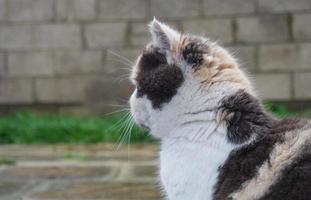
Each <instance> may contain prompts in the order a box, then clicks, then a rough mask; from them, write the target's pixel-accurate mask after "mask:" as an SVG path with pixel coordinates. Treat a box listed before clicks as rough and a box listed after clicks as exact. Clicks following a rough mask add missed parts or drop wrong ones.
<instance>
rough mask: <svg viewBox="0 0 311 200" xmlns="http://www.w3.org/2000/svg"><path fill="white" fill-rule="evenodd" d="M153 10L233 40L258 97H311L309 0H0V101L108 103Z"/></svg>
mask: <svg viewBox="0 0 311 200" xmlns="http://www.w3.org/2000/svg"><path fill="white" fill-rule="evenodd" d="M153 16H156V17H157V18H159V19H161V20H164V21H165V22H167V23H169V24H171V25H172V26H173V27H175V28H177V29H179V30H180V31H183V32H190V33H196V34H201V35H206V36H208V37H210V38H212V39H215V40H218V41H219V42H220V43H222V44H223V45H225V46H228V47H229V48H230V50H231V51H232V52H234V54H235V55H236V56H237V57H239V58H240V62H241V63H242V65H243V67H245V68H246V69H247V70H248V71H249V72H250V74H251V75H252V77H253V79H254V81H255V83H256V84H257V86H258V90H259V91H260V93H261V96H262V97H263V98H265V99H269V100H277V101H309V100H311V89H310V85H311V84H310V83H311V1H310V0H0V107H1V108H2V110H10V109H15V108H20V107H24V106H26V107H28V106H30V107H36V108H43V109H47V108H50V109H51V110H55V109H56V108H57V110H61V111H68V112H76V111H77V112H80V111H81V110H87V111H89V110H90V111H92V112H98V111H103V110H110V109H111V107H109V106H108V105H107V104H123V103H124V102H125V100H126V98H127V96H128V95H129V93H130V86H129V83H128V82H127V81H125V80H124V79H125V76H126V75H125V74H127V73H128V71H127V70H126V69H124V68H127V67H128V66H126V64H123V63H122V62H124V61H122V60H120V59H119V58H118V57H116V56H114V55H113V54H112V53H109V52H110V51H112V52H116V53H118V54H120V55H122V56H125V57H127V58H129V59H130V60H134V58H135V56H136V55H138V52H139V51H140V50H141V48H142V47H143V46H144V44H145V43H146V42H147V41H148V40H149V35H148V31H147V30H148V29H147V26H146V24H147V22H148V21H149V20H150V19H152V17H153Z"/></svg>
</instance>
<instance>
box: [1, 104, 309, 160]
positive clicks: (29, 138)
mask: <svg viewBox="0 0 311 200" xmlns="http://www.w3.org/2000/svg"><path fill="white" fill-rule="evenodd" d="M265 106H266V107H267V108H268V110H270V111H271V112H273V113H274V114H275V115H276V116H278V117H281V118H283V117H287V116H293V115H296V116H297V115H298V116H304V117H308V116H311V112H308V111H306V112H304V113H293V112H289V111H288V109H287V108H286V106H284V105H280V104H277V105H276V104H272V103H266V104H265ZM122 116H124V115H113V116H110V117H73V116H65V115H60V114H35V113H32V112H17V113H15V114H12V115H9V116H5V117H0V144H57V143H69V144H90V143H100V142H113V143H118V142H120V137H121V135H122V133H124V132H126V128H125V127H126V126H125V127H124V128H121V127H120V126H121V123H120V122H123V124H126V120H125V118H122ZM123 138H124V143H127V142H128V141H129V138H128V137H123ZM153 141H154V140H153V139H152V138H151V136H150V135H149V134H147V133H146V132H144V131H142V130H140V129H139V128H138V127H137V126H134V128H133V129H132V132H131V143H137V142H153ZM65 157H66V158H68V159H85V158H84V157H83V156H81V155H69V154H68V155H65Z"/></svg>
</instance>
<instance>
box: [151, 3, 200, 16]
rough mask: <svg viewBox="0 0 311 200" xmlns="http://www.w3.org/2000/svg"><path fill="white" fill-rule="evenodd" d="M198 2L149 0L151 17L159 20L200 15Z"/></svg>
mask: <svg viewBox="0 0 311 200" xmlns="http://www.w3.org/2000/svg"><path fill="white" fill-rule="evenodd" d="M199 10H200V1H199V0H192V1H189V0H151V1H150V12H151V16H155V17H159V18H162V17H163V18H183V17H194V16H198V15H199V13H200V11H199Z"/></svg>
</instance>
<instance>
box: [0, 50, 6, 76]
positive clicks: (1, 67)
mask: <svg viewBox="0 0 311 200" xmlns="http://www.w3.org/2000/svg"><path fill="white" fill-rule="evenodd" d="M5 59H6V58H5V55H4V54H2V53H0V77H2V76H4V75H5V74H6V69H5V68H6V66H5V64H6V63H5V62H6V61H5Z"/></svg>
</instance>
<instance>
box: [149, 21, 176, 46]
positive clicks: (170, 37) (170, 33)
mask: <svg viewBox="0 0 311 200" xmlns="http://www.w3.org/2000/svg"><path fill="white" fill-rule="evenodd" d="M149 27H150V32H151V36H152V42H153V44H154V45H155V46H156V47H159V48H160V49H162V50H165V51H169V50H171V49H172V46H174V44H175V43H178V40H179V38H180V33H178V32H177V31H175V30H174V29H172V28H171V27H169V26H167V25H166V24H164V23H162V22H159V21H158V20H157V19H156V18H154V19H153V21H152V22H151V23H150V24H149Z"/></svg>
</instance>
